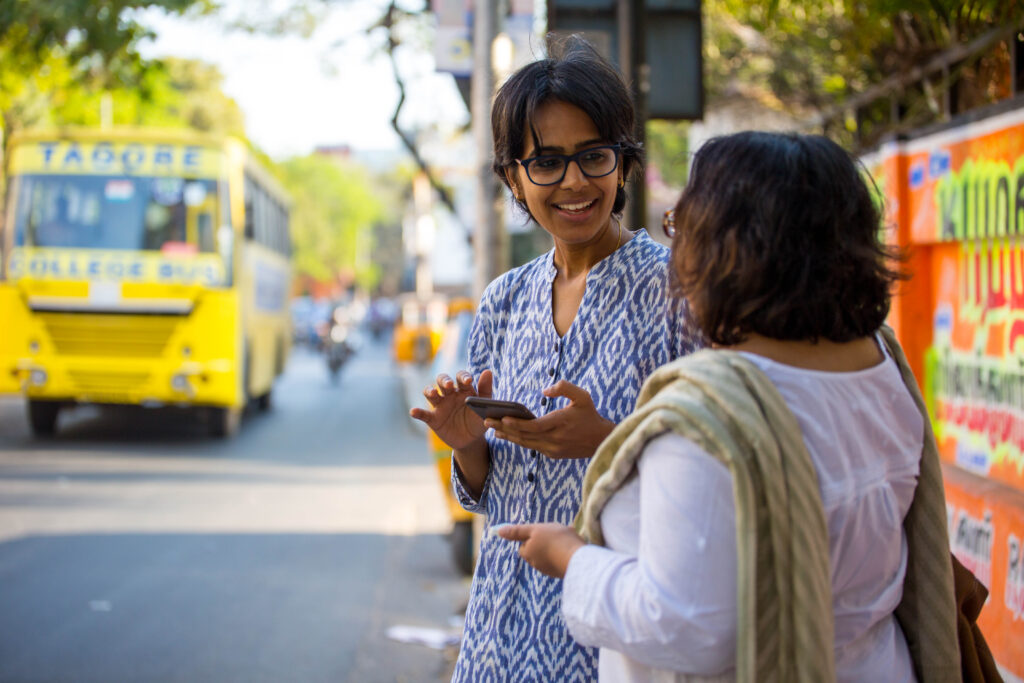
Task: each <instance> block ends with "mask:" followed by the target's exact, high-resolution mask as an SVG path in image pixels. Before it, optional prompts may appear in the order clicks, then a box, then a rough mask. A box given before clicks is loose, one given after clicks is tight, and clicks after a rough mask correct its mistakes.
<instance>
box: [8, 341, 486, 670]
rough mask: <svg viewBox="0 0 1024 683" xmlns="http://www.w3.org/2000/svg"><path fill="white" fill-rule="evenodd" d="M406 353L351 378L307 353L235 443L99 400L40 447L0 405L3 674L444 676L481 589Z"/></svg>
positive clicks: (178, 420)
mask: <svg viewBox="0 0 1024 683" xmlns="http://www.w3.org/2000/svg"><path fill="white" fill-rule="evenodd" d="M402 394H403V387H402V383H401V381H400V379H399V375H398V373H397V372H396V371H395V369H394V368H393V367H392V364H391V362H390V359H389V356H388V353H387V351H386V348H385V347H383V346H372V345H367V346H365V347H364V348H363V349H362V350H361V351H360V353H359V355H357V356H356V357H355V358H354V359H353V360H352V361H351V363H350V365H349V366H347V367H346V368H344V369H343V371H342V377H341V380H340V382H339V383H338V384H337V385H332V384H331V383H330V382H329V381H328V378H327V374H326V370H325V367H324V365H323V363H322V361H321V359H320V358H319V357H317V356H314V355H312V354H311V353H310V352H308V351H303V350H300V351H298V352H296V353H295V354H293V357H292V358H291V359H290V361H289V364H288V369H287V371H286V373H285V375H284V376H283V377H282V378H281V380H280V381H279V383H278V385H277V386H276V388H275V392H274V405H273V407H272V409H271V410H270V411H269V412H266V413H258V412H251V413H249V414H247V415H246V417H245V419H244V420H243V424H242V429H241V432H240V433H239V435H238V436H237V437H236V438H234V439H231V440H227V441H217V440H212V439H210V438H208V437H206V436H205V435H204V433H203V428H202V425H201V424H199V423H198V422H196V421H195V420H193V419H192V418H191V417H190V416H189V415H188V414H183V413H180V412H176V411H154V410H141V409H139V410H129V409H117V410H114V409H108V410H99V409H97V408H92V407H85V408H77V409H75V410H73V411H69V412H68V413H65V414H62V415H61V420H60V424H59V427H58V429H59V431H58V434H57V436H56V437H55V438H53V439H48V440H35V439H33V438H32V437H31V436H30V435H29V432H28V427H27V423H26V419H25V416H24V405H23V403H22V401H21V400H20V399H17V398H0V681H4V682H7V681H18V682H28V681H74V682H76V683H77V682H86V681H102V682H104V683H111V682H120V681H188V682H190V683H202V682H206V681H209V682H214V681H216V682H217V683H222V682H226V681H274V682H278V681H296V682H315V681H353V682H360V683H361V682H364V681H365V682H375V681H410V682H411V681H431V682H433V681H439V680H447V679H448V677H449V676H450V671H451V666H452V661H453V658H454V656H455V654H456V653H455V648H454V647H447V648H445V649H433V648H430V647H426V646H423V645H419V644H409V643H406V642H399V641H397V640H394V639H391V638H388V637H387V635H386V633H387V631H388V629H389V628H390V627H393V626H397V625H411V626H416V627H425V628H429V629H433V630H432V631H431V633H433V634H437V635H447V634H450V633H452V632H457V629H458V623H457V622H458V619H457V615H458V613H459V611H460V610H461V609H463V608H464V606H465V600H466V597H467V595H468V582H467V580H465V579H464V578H462V577H461V576H459V575H458V574H457V572H456V570H455V569H454V566H453V565H452V562H451V560H450V554H449V553H450V549H449V546H448V543H447V537H446V535H445V534H446V532H447V530H448V527H449V522H448V518H447V512H446V509H445V507H444V504H443V499H442V492H441V485H440V483H439V481H438V478H437V475H436V473H435V470H434V466H433V464H432V463H431V461H430V460H429V458H428V455H427V451H426V445H425V441H424V437H423V435H422V433H421V432H419V431H417V430H415V429H413V428H412V427H411V426H410V424H409V418H408V417H407V416H406V414H405V410H406V409H405V401H404V400H403V398H402Z"/></svg>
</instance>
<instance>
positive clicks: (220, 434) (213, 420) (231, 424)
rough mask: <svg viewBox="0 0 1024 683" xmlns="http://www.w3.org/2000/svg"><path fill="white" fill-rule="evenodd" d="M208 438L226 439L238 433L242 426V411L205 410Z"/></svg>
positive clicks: (236, 409) (214, 408)
mask: <svg viewBox="0 0 1024 683" xmlns="http://www.w3.org/2000/svg"><path fill="white" fill-rule="evenodd" d="M207 419H208V420H209V428H210V436H215V437H217V438H218V439H226V438H230V437H232V436H234V435H235V434H237V433H238V428H239V426H240V425H241V424H242V411H241V409H239V408H222V407H212V408H207Z"/></svg>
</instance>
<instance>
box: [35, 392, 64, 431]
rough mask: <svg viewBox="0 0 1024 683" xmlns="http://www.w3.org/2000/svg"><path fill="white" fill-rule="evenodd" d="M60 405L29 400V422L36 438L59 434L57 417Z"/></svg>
mask: <svg viewBox="0 0 1024 683" xmlns="http://www.w3.org/2000/svg"><path fill="white" fill-rule="evenodd" d="M59 413H60V403H57V402H56V401H39V400H35V399H29V402H28V422H29V426H30V427H32V434H34V435H35V436H53V435H54V434H56V433H57V415H58V414H59Z"/></svg>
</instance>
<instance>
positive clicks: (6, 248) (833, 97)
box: [0, 0, 1024, 681]
mask: <svg viewBox="0 0 1024 683" xmlns="http://www.w3.org/2000/svg"><path fill="white" fill-rule="evenodd" d="M1022 29H1024V5H1022V4H1021V3H1020V2H1019V0H973V1H971V2H964V1H962V0H961V1H958V0H928V1H925V0H920V1H917V0H867V1H865V0H858V1H856V2H854V1H853V0H837V1H836V2H831V3H820V2H812V1H806V2H805V1H802V0H770V1H767V2H746V1H740V0H646V1H641V0H547V1H546V2H545V1H544V0H502V1H498V0H492V1H488V0H432V1H430V2H425V1H424V0H405V1H399V0H392V1H390V2H388V1H386V0H263V1H259V2H253V1H246V2H243V1H242V0H221V1H215V0H98V1H96V2H71V1H70V0H31V1H26V0H0V142H2V145H0V151H2V164H0V197H2V198H3V200H4V201H3V210H2V211H0V587H2V588H0V681H29V680H32V681H165V680H168V681H169V680H187V681H222V680H245V681H263V680H266V681H278V680H302V681H320V680H325V681H326V680H332V681H337V680H342V681H437V680H448V678H449V677H450V672H451V667H452V665H453V662H454V658H455V656H456V655H457V647H458V639H459V634H460V632H461V619H462V613H463V611H464V608H465V602H466V598H467V596H468V592H469V578H468V577H469V575H470V574H471V572H472V568H473V562H474V554H475V548H476V546H477V541H478V538H479V530H480V528H481V527H480V520H474V519H473V518H472V516H471V515H469V514H468V513H465V512H464V511H462V510H461V508H459V507H458V506H457V505H456V504H455V503H454V501H453V500H452V497H451V494H450V491H449V488H448V477H449V475H450V472H449V469H448V468H449V451H448V450H447V448H446V447H445V445H444V444H443V443H441V442H440V441H438V440H437V439H436V437H434V436H433V434H430V433H428V432H427V430H425V429H423V428H422V426H421V425H420V424H419V423H414V422H413V421H412V420H410V419H409V418H408V416H407V412H408V408H409V407H410V406H411V405H418V404H420V403H421V402H422V401H423V399H422V391H423V389H424V387H425V386H427V385H428V384H430V383H431V382H432V381H433V377H435V376H436V375H437V373H439V372H451V371H454V370H457V369H460V368H462V367H465V364H466V358H465V341H466V336H467V335H468V331H469V327H470V325H471V323H472V319H473V311H474V307H475V304H476V301H477V298H478V296H479V294H480V292H481V291H482V288H483V286H484V285H485V284H486V283H487V282H489V281H490V280H491V279H493V278H494V277H496V276H497V275H498V274H500V273H501V272H504V271H505V270H507V269H508V268H511V267H514V266H517V265H520V264H522V263H525V262H526V261H528V260H530V259H531V258H534V257H535V256H537V255H539V254H541V253H543V252H545V251H547V250H548V249H550V247H551V242H550V239H549V238H548V236H547V234H546V233H545V232H544V231H543V230H541V229H540V228H539V227H538V226H536V225H535V224H533V223H531V222H530V221H529V219H528V218H527V217H526V216H525V215H523V214H522V213H521V212H518V211H516V210H514V209H513V207H512V204H511V202H510V201H509V196H508V195H507V193H506V190H505V189H504V188H503V187H502V186H501V185H500V184H499V183H498V182H497V181H496V179H495V178H494V177H493V173H492V172H491V170H490V161H489V154H490V148H491V140H490V137H489V136H490V130H489V104H490V98H491V96H492V94H493V92H494V90H495V89H496V88H497V87H498V86H500V84H501V83H502V82H503V81H504V79H505V78H507V76H508V75H509V74H510V73H511V72H512V71H514V70H515V69H516V68H517V67H519V66H521V65H522V64H525V63H527V62H529V61H532V60H534V59H537V58H540V57H543V56H544V55H545V52H546V36H547V35H548V34H549V33H553V34H556V35H557V34H564V33H573V32H582V33H583V34H584V35H585V36H586V37H588V38H589V39H590V40H591V41H592V42H593V43H594V44H595V46H597V47H598V49H599V50H600V51H602V52H603V53H604V54H605V55H606V56H607V57H608V58H609V59H611V60H612V61H613V62H614V63H615V64H616V65H617V66H618V68H620V69H621V71H622V73H623V75H624V77H625V78H626V79H627V81H628V82H629V83H630V85H631V87H632V89H633V93H634V96H635V98H636V105H637V109H638V112H639V114H640V128H639V130H638V136H640V137H641V138H642V139H643V141H644V145H645V151H646V157H647V165H646V171H645V174H644V177H643V178H640V179H638V180H636V181H635V182H633V183H631V185H630V188H629V194H630V202H629V204H628V206H627V209H626V218H625V223H626V225H627V227H630V228H633V229H639V228H646V229H647V230H648V231H649V232H650V234H651V236H652V237H654V238H655V239H658V240H660V241H662V242H663V243H667V239H666V238H665V237H664V235H663V233H662V231H661V227H660V222H661V216H662V214H663V212H664V211H665V210H666V209H668V208H670V207H671V206H672V205H673V204H674V203H675V200H676V198H677V197H678V194H679V192H680V190H681V189H682V187H683V186H684V185H685V183H686V179H687V173H688V166H689V157H690V152H691V150H695V149H697V148H698V147H699V146H700V144H701V142H702V141H704V140H706V139H707V138H708V137H710V136H713V135H716V134H721V133H727V132H732V131H735V130H742V129H751V128H758V129H771V130H794V131H801V132H818V133H824V134H827V135H829V136H830V137H833V138H834V139H836V140H838V141H839V142H840V143H841V144H843V145H844V146H845V147H846V148H848V149H849V150H851V151H852V152H853V153H855V154H857V155H859V156H860V157H861V158H862V159H863V161H864V164H865V168H866V170H867V171H869V172H870V173H871V174H872V176H873V177H874V179H875V181H876V183H877V185H878V189H879V199H880V201H882V202H883V203H884V206H885V207H886V212H887V224H886V230H887V231H888V232H887V235H888V236H889V237H890V239H891V241H892V242H893V243H895V244H898V245H900V246H901V247H903V248H904V249H905V250H906V251H907V253H908V254H909V259H908V264H909V267H910V269H911V271H912V273H913V275H914V277H913V278H912V280H911V281H910V282H908V283H907V284H906V286H905V287H904V289H902V290H901V292H900V293H899V297H898V298H897V302H896V305H895V306H894V311H893V316H892V320H891V322H892V324H893V325H894V327H896V329H897V331H898V333H899V334H900V338H901V341H902V342H903V343H904V346H905V347H906V348H907V350H908V357H910V360H911V363H912V365H914V369H915V371H916V372H917V375H918V377H919V378H923V379H922V385H923V387H924V389H925V394H926V396H927V397H928V398H929V401H930V406H929V407H930V408H931V409H932V411H933V419H934V420H935V427H936V432H937V434H938V435H939V437H940V442H941V443H940V445H941V446H942V448H943V458H944V460H945V463H946V465H945V466H946V468H947V469H946V478H947V492H948V497H949V499H950V532H951V537H952V538H953V541H954V550H955V551H956V552H957V554H958V556H961V559H962V560H963V561H964V562H965V564H967V565H968V566H969V567H971V568H972V570H973V571H975V573H976V574H977V575H978V576H979V577H980V578H982V579H983V581H985V583H986V585H988V586H989V588H990V591H991V596H990V599H989V604H988V606H987V607H986V611H985V613H984V614H983V621H982V626H983V629H984V630H985V632H986V635H987V636H988V638H989V643H990V645H991V646H992V648H993V651H994V653H995V655H996V658H997V660H998V661H999V663H1000V666H1001V667H1002V668H1003V671H1004V674H1005V675H1006V677H1007V679H1008V680H1022V679H1024V652H1022V651H1021V648H1020V645H1019V644H1020V643H1021V642H1024V632H1022V630H1021V629H1022V626H1021V625H1022V624H1024V620H1022V616H1024V554H1022V552H1021V545H1020V543H1021V542H1020V539H1021V538H1024V455H1022V448H1024V446H1022V445H1021V444H1022V443H1024V441H1021V439H1018V438H1017V436H1018V432H1020V433H1024V431H1021V430H1020V429H1019V427H1020V426H1021V425H1022V424H1024V398H1022V396H1024V394H1022V393H1021V392H1019V391H1016V387H1017V386H1018V385H1019V382H1018V380H1019V379H1020V377H1021V376H1022V368H1024V365H1022V364H1021V363H1020V358H1021V357H1022V356H1021V353H1022V352H1024V348H1021V347H1020V346H1019V345H1018V343H1017V341H1016V340H1017V338H1018V336H1019V335H1018V334H1017V333H1016V330H1017V329H1022V330H1024V323H1021V322H1020V321H1021V320H1022V319H1024V314H1021V313H1020V311H1021V308H1022V304H1021V303H1020V302H1021V301H1024V298H1021V296H1024V293H1022V292H1021V291H1019V290H1020V289H1021V287H1020V286H1019V282H1024V280H1022V279H1021V278H1020V276H1019V271H1018V270H1017V268H1018V265H1017V264H1018V262H1020V263H1024V260H1022V259H1020V258H1018V257H1019V255H1020V254H1021V251H1020V247H1019V245H1018V240H1019V238H1020V236H1021V234H1024V209H1022V208H1021V207H1022V202H1024V199H1022V197H1024V194H1022V192H1024V190H1022V188H1024V171H1022V170H1021V169H1024V105H1022V98H1021V95H1020V93H1021V91H1022V90H1024V36H1022V33H1021V31H1022ZM986 283H987V284H986ZM1015 295H1021V296H1015ZM993 387H998V390H997V389H993Z"/></svg>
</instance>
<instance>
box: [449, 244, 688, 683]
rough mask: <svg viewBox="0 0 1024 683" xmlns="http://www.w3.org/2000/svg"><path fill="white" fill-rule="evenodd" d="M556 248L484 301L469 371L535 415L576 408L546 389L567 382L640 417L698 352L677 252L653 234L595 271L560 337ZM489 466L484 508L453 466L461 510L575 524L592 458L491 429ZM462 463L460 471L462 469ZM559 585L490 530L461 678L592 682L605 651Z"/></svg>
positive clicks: (606, 405) (614, 413) (616, 417)
mask: <svg viewBox="0 0 1024 683" xmlns="http://www.w3.org/2000/svg"><path fill="white" fill-rule="evenodd" d="M553 257H554V251H553V250H552V251H550V252H548V253H547V254H544V255H542V256H539V257H538V258H536V259H534V260H533V261H531V262H529V263H527V264H525V265H523V266H520V267H519V268H516V269H514V270H511V271H509V272H508V273H505V274H504V275H503V276H501V277H499V278H498V279H496V280H495V281H494V282H492V283H491V284H490V285H489V286H488V287H487V289H486V291H485V292H484V294H483V297H482V299H481V301H480V307H479V309H478V311H477V316H476V320H475V321H474V324H473V329H472V332H471V333H470V340H469V358H470V368H469V370H470V372H472V373H473V376H474V377H476V378H478V377H479V376H480V372H481V371H483V370H485V369H490V370H491V371H492V372H493V373H494V397H495V398H499V399H506V400H513V401H519V402H520V403H523V404H524V405H526V406H527V407H528V408H530V410H532V411H533V412H534V414H535V415H538V416H539V415H543V414H545V413H548V412H551V411H552V410H557V409H558V408H563V407H565V406H566V405H568V399H565V398H562V397H557V398H554V399H548V398H545V397H544V396H543V395H542V394H541V390H542V389H544V388H545V387H548V386H551V385H552V384H554V383H555V382H557V381H558V380H561V379H564V380H567V381H569V382H571V383H572V384H575V385H577V386H580V387H582V388H584V389H586V390H587V391H588V392H589V393H590V395H591V397H592V398H593V400H594V405H595V406H596V407H597V411H598V413H600V414H601V415H602V416H603V417H605V418H606V419H609V420H611V421H613V422H616V423H617V422H619V421H621V420H622V419H623V418H625V417H626V416H627V415H628V414H629V413H630V412H632V410H633V407H634V404H635V402H636V397H637V395H638V393H639V391H640V385H641V384H643V381H644V380H645V379H646V378H647V376H648V375H649V374H650V373H651V372H652V371H653V370H654V369H655V368H657V367H658V366H660V365H663V364H664V363H667V362H668V361H670V360H672V359H674V358H677V357H679V356H681V355H683V354H686V353H689V352H690V351H692V350H693V344H692V343H691V341H690V339H689V337H688V336H687V334H686V332H685V329H684V317H683V311H682V306H680V305H679V304H676V303H673V302H674V300H673V299H671V297H670V296H669V294H668V291H667V285H668V269H667V260H668V249H667V248H665V247H664V246H662V245H660V244H658V243H657V242H655V241H654V240H652V239H651V238H650V237H649V236H648V235H647V233H646V232H645V231H643V230H641V231H638V232H637V234H636V236H635V237H634V238H633V239H632V240H630V241H629V242H627V243H626V244H625V245H623V246H622V247H620V248H619V249H618V250H617V251H616V252H615V253H613V254H611V255H610V256H608V257H607V258H605V259H604V260H602V261H601V262H599V263H597V264H596V265H595V266H594V267H593V268H592V269H591V270H590V273H589V274H588V275H587V286H586V291H585V293H584V295H583V300H582V302H581V303H580V307H579V311H578V312H577V314H576V319H575V320H574V321H573V323H572V326H571V327H570V328H569V330H568V331H567V332H566V334H565V336H564V337H559V336H558V333H557V332H556V331H555V326H554V322H553V312H552V304H551V286H552V282H553V281H554V279H555V267H554V262H553ZM486 438H487V443H488V447H489V449H490V456H491V464H490V471H489V473H488V475H487V480H486V482H485V484H484V489H483V492H482V493H481V495H480V499H479V500H475V499H474V498H473V497H472V496H471V495H470V494H469V492H468V491H467V490H466V488H465V487H464V486H463V485H462V482H461V480H460V479H459V477H458V474H457V473H456V470H455V467H454V466H453V467H452V472H453V473H455V474H453V477H452V479H453V485H454V487H455V491H456V494H457V496H458V498H459V500H460V502H461V503H462V505H463V506H464V507H465V508H466V509H468V510H470V511H472V512H477V513H485V514H486V515H487V525H488V527H489V526H490V525H492V524H499V523H506V522H513V523H532V522H559V523H561V524H572V521H573V518H574V517H575V515H576V511H577V510H578V509H579V505H580V495H581V486H582V481H583V473H584V471H585V470H586V468H587V463H588V459H586V458H579V459H561V460H555V459H551V458H547V457H545V456H542V455H538V453H537V452H535V451H531V450H528V449H525V448H523V447H522V446H518V445H516V444H513V443H512V442H510V441H504V440H501V439H495V438H494V436H493V431H489V432H488V433H487V437H486ZM453 464H454V463H453ZM561 590H562V588H561V581H559V580H557V579H552V578H549V577H547V576H544V575H543V574H541V573H540V572H538V571H537V570H535V569H533V568H532V567H530V566H529V565H528V564H526V563H525V562H523V561H522V560H521V559H520V558H519V555H518V553H517V544H515V543H511V542H509V541H506V540H504V539H501V538H499V537H497V536H491V535H490V534H489V533H485V534H484V537H483V539H482V541H481V545H480V558H479V561H478V562H477V567H476V573H475V575H474V577H473V585H472V588H471V590H470V598H469V606H468V608H467V610H466V626H465V632H464V635H463V640H462V647H461V650H460V652H459V659H458V662H457V663H456V667H455V675H454V677H453V679H452V680H453V681H458V682H460V683H483V682H485V681H516V682H517V683H518V682H524V683H526V682H530V681H536V682H538V683H541V682H549V681H592V680H596V679H597V650H596V649H594V648H587V647H582V646H579V645H577V644H576V643H575V642H573V640H572V638H571V637H570V636H569V633H568V630H567V629H566V626H565V623H564V622H563V620H562V618H561V616H560V612H559V607H560V601H561Z"/></svg>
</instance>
